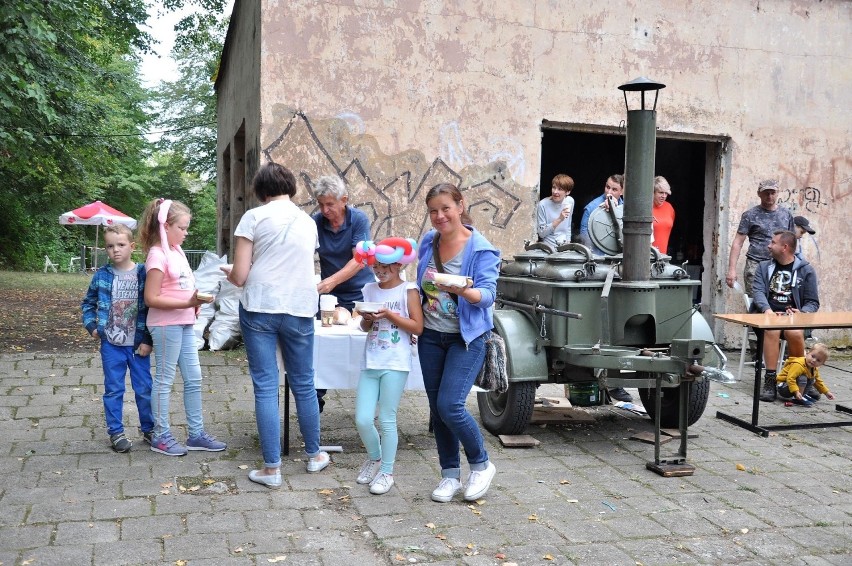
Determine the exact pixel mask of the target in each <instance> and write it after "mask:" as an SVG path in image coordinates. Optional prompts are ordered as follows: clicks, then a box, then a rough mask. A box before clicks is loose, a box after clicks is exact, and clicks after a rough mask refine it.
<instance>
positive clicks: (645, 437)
mask: <svg viewBox="0 0 852 566" xmlns="http://www.w3.org/2000/svg"><path fill="white" fill-rule="evenodd" d="M630 440H638V441H639V442H647V443H648V444H653V443H654V433H653V432H648V431H642V432H637V433H636V434H634V435H633V436H631V437H630ZM671 441H672V437H671V436H665V435H663V434H661V435H660V444H665V443H666V442H671Z"/></svg>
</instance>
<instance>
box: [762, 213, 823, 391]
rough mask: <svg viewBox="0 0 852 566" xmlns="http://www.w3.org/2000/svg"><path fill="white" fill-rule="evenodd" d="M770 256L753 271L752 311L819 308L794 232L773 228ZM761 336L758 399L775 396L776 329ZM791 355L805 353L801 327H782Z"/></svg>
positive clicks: (813, 277)
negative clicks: (762, 374)
mask: <svg viewBox="0 0 852 566" xmlns="http://www.w3.org/2000/svg"><path fill="white" fill-rule="evenodd" d="M768 248H769V253H770V255H771V256H772V259H768V260H766V261H762V262H760V265H758V267H757V271H756V272H755V274H754V285H753V287H752V290H753V291H754V297H753V300H752V311H753V312H758V313H762V312H774V313H775V314H777V315H779V316H780V315H790V314H795V313H798V312H803V313H808V312H816V311H818V310H819V290H818V288H817V277H816V272H815V271H814V268H813V267H812V266H811V264H810V263H808V261H807V260H805V259H802V258H800V257H797V256H796V234H794V233H793V232H790V231H788V230H777V231H776V232H775V233H774V234H773V236H772V241H771V242H769V246H768ZM764 332H765V334H764V337H763V359H764V361H765V362H766V368H767V370H766V374H765V380H764V383H763V389H762V391H761V394H760V400H761V401H774V400H775V368H776V367H778V354H779V340H780V338H781V331H780V330H766V331H764ZM784 339H785V340H787V346H788V348H789V352H790V355H791V356H797V357H801V356H804V355H805V334H804V331H803V330H784Z"/></svg>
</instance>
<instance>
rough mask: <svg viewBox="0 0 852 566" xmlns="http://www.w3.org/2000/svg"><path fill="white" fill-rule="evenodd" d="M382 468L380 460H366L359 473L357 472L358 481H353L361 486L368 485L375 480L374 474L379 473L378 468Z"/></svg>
mask: <svg viewBox="0 0 852 566" xmlns="http://www.w3.org/2000/svg"><path fill="white" fill-rule="evenodd" d="M381 467H382V461H381V460H370V459H369V458H367V459H366V460H364V463H363V464H362V465H361V471H360V472H358V479H357V480H355V481H356V482H357V483H360V484H361V485H365V484H368V483H370V482H372V481H373V480H374V479H376V474H378V473H379V468H381Z"/></svg>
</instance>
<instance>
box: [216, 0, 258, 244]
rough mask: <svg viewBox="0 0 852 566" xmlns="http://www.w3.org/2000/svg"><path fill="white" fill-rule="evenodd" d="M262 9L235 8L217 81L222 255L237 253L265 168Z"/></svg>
mask: <svg viewBox="0 0 852 566" xmlns="http://www.w3.org/2000/svg"><path fill="white" fill-rule="evenodd" d="M260 8H261V5H260V3H259V2H256V1H252V2H236V3H235V4H234V10H233V13H232V14H231V25H230V28H229V29H228V36H227V39H226V40H225V50H224V52H223V55H222V65H221V67H220V69H219V74H218V76H217V78H216V94H217V103H216V110H217V120H218V132H217V137H218V139H217V143H216V148H217V154H218V159H217V178H218V181H217V182H218V198H217V210H218V215H219V221H218V223H217V224H218V234H217V244H216V247H217V251H218V252H219V253H220V254H222V253H229V252H230V250H231V249H233V238H234V228H236V226H237V223H238V222H239V220H240V218H241V217H242V215H243V212H245V210H246V209H247V208H250V207H251V206H252V204H251V200H250V197H249V195H248V193H249V192H250V191H249V190H248V189H249V186H250V183H251V178H252V177H253V176H254V173H255V171H257V167H258V164H259V162H260V104H261V98H260V96H259V93H260V73H261V58H260V29H261V19H260Z"/></svg>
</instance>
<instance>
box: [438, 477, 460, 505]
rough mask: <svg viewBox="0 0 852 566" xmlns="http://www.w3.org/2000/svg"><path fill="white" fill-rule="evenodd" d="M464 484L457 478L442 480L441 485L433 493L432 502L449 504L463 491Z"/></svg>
mask: <svg viewBox="0 0 852 566" xmlns="http://www.w3.org/2000/svg"><path fill="white" fill-rule="evenodd" d="M461 488H462V484H461V482H460V481H459V480H457V479H456V478H442V479H441V483H439V484H438V487H436V488H435V491H433V492H432V501H437V502H438V503H447V502H448V501H452V500H453V496H455V494H457V493H458V492H460V491H461Z"/></svg>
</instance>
